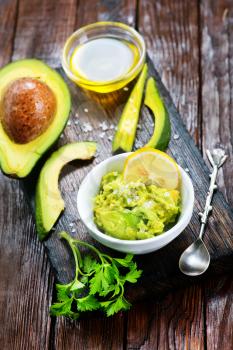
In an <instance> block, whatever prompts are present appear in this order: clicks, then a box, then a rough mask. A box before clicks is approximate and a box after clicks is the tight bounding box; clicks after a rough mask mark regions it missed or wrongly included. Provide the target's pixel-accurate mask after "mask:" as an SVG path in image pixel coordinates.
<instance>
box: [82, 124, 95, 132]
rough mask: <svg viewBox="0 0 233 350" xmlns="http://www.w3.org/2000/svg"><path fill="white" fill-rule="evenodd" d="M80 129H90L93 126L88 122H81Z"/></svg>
mask: <svg viewBox="0 0 233 350" xmlns="http://www.w3.org/2000/svg"><path fill="white" fill-rule="evenodd" d="M82 130H83V132H88V131H92V130H93V127H92V126H91V124H90V123H83V125H82Z"/></svg>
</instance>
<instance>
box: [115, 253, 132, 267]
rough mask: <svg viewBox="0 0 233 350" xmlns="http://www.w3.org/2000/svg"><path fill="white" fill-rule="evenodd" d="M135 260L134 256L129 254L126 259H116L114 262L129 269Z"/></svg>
mask: <svg viewBox="0 0 233 350" xmlns="http://www.w3.org/2000/svg"><path fill="white" fill-rule="evenodd" d="M132 259H133V255H132V254H127V255H126V257H125V258H124V259H116V258H114V261H116V262H118V264H120V265H122V266H124V267H128V266H129V263H130V262H131V261H132Z"/></svg>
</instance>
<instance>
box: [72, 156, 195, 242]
mask: <svg viewBox="0 0 233 350" xmlns="http://www.w3.org/2000/svg"><path fill="white" fill-rule="evenodd" d="M131 153H133V152H127V153H121V154H118V155H114V156H111V157H109V158H107V159H105V160H103V161H102V162H100V163H99V164H97V165H95V166H94V167H93V168H92V169H91V170H90V172H89V173H88V174H87V175H86V176H85V178H84V179H83V181H82V182H81V184H80V186H79V189H78V193H77V209H78V213H79V216H80V218H81V221H82V222H83V224H84V225H85V226H86V228H87V229H88V230H90V231H91V232H94V233H95V234H96V235H97V236H99V237H100V238H102V239H103V240H104V241H107V242H111V243H113V244H121V245H123V246H129V245H130V246H144V245H148V243H152V242H156V241H161V240H163V238H169V237H170V236H172V234H173V233H174V230H176V231H179V230H180V228H182V230H183V229H184V228H185V227H186V226H187V225H186V226H185V227H183V226H184V220H185V218H189V220H190V218H191V216H192V213H193V207H194V199H195V196H194V187H193V183H192V180H191V178H190V176H189V175H188V174H187V173H186V171H185V170H184V169H183V168H182V167H181V166H180V165H178V167H179V169H180V173H181V179H183V177H184V178H185V179H186V180H187V183H188V191H189V195H190V197H191V198H190V205H189V206H188V207H187V208H186V209H185V217H183V219H182V220H180V221H178V222H177V223H176V224H175V225H174V226H172V227H171V228H170V229H169V230H167V231H165V232H163V233H162V234H160V235H158V236H154V237H152V238H146V239H141V240H126V239H120V238H115V237H112V236H109V235H107V234H105V233H103V232H101V231H100V230H99V229H98V228H97V226H96V225H95V227H94V228H93V227H90V226H89V225H88V223H86V222H85V220H84V218H83V216H82V214H81V213H80V210H79V208H80V205H79V203H80V202H81V200H80V199H79V198H80V197H81V192H82V191H83V188H84V187H85V185H86V183H87V182H88V180H89V177H90V176H91V174H93V173H94V172H95V171H96V169H97V168H101V167H103V166H105V165H106V164H107V163H109V162H110V161H112V160H113V158H114V159H115V160H118V159H119V158H123V159H124V158H126V157H127V156H128V155H129V154H131ZM82 198H83V197H82ZM82 200H83V199H82ZM92 222H93V220H92ZM93 223H94V222H93ZM182 230H181V232H182ZM181 232H179V233H178V234H177V235H176V237H177V236H179V234H180V233H181ZM169 242H170V241H169Z"/></svg>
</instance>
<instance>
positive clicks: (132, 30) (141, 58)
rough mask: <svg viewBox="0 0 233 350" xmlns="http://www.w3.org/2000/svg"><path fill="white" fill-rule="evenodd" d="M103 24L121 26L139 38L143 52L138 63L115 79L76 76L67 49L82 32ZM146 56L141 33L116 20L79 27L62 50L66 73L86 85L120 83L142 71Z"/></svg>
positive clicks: (62, 61) (62, 60)
mask: <svg viewBox="0 0 233 350" xmlns="http://www.w3.org/2000/svg"><path fill="white" fill-rule="evenodd" d="M101 26H115V27H120V28H122V29H123V30H125V31H128V32H130V33H131V34H132V35H133V36H134V37H136V39H137V40H138V42H140V44H141V46H142V54H141V56H140V58H139V60H138V62H137V64H136V65H135V67H134V68H133V69H130V70H129V71H128V72H127V73H126V74H125V75H124V76H122V77H120V78H117V79H113V80H109V81H107V82H101V81H90V80H86V79H85V78H80V77H78V76H76V75H75V74H74V73H73V72H72V71H71V69H70V67H69V64H68V62H67V55H66V51H67V48H68V46H69V45H70V43H71V42H72V41H73V40H74V39H75V38H76V37H77V36H78V35H80V34H83V33H85V32H86V31H88V30H91V29H93V28H98V27H101ZM145 57H146V44H145V41H144V39H143V37H142V35H141V34H139V32H138V31H137V30H136V29H134V28H133V27H130V26H129V25H127V24H125V23H121V22H114V21H100V22H94V23H91V24H88V25H86V26H83V27H81V28H79V29H77V30H76V31H75V32H73V33H72V34H71V35H70V36H69V37H68V38H67V39H66V42H65V45H64V47H63V50H62V56H61V63H62V67H63V69H64V71H65V73H66V74H67V75H68V76H69V77H70V78H71V79H72V80H74V81H76V82H78V83H80V84H82V83H83V84H84V85H86V86H97V87H98V86H109V85H112V84H115V83H119V82H122V81H125V80H128V79H129V78H130V77H131V76H133V75H134V74H135V72H137V71H138V72H137V74H138V73H139V72H140V70H141V69H142V67H143V63H144V61H145Z"/></svg>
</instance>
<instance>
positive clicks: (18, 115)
mask: <svg viewBox="0 0 233 350" xmlns="http://www.w3.org/2000/svg"><path fill="white" fill-rule="evenodd" d="M55 113H56V98H55V96H54V93H53V91H52V90H51V89H50V88H49V86H48V85H46V84H45V83H43V82H41V81H39V80H38V79H35V78H20V79H17V80H15V81H14V82H13V83H11V84H10V85H9V86H8V88H7V89H6V91H5V94H4V96H3V99H2V103H1V122H2V125H3V128H4V130H5V132H6V133H7V134H8V136H9V137H10V138H11V139H12V140H13V141H14V142H15V143H19V144H24V143H28V142H30V141H32V140H34V139H36V138H37V137H38V136H40V135H41V134H43V133H44V132H45V131H46V130H47V128H48V127H49V126H50V124H51V122H52V121H53V118H54V116H55Z"/></svg>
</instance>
